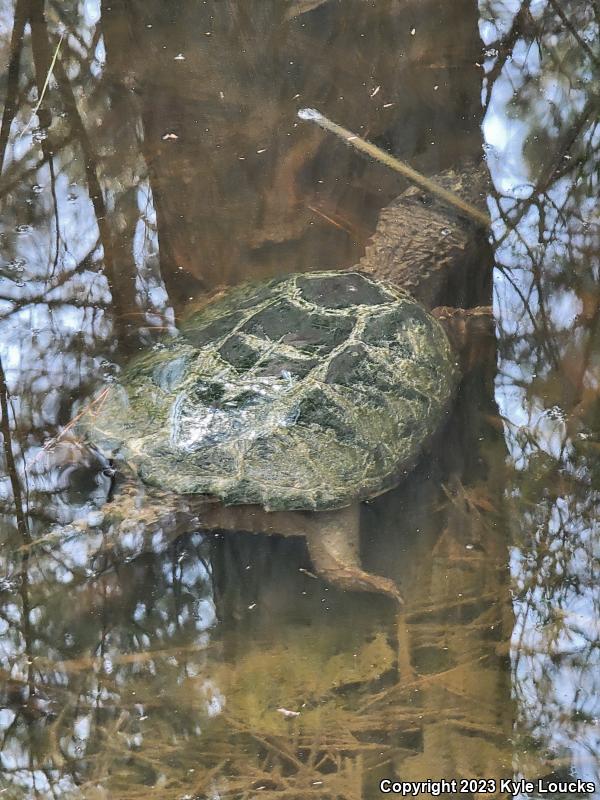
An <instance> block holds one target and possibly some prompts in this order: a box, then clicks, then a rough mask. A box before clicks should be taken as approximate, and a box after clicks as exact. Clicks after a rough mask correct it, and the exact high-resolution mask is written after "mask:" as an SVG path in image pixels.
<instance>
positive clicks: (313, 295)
mask: <svg viewBox="0 0 600 800" xmlns="http://www.w3.org/2000/svg"><path fill="white" fill-rule="evenodd" d="M455 381H456V369H455V364H454V357H453V354H452V352H451V349H450V345H449V342H448V339H447V338H446V334H445V332H444V330H443V328H442V327H441V325H440V324H439V323H438V322H437V321H436V320H435V319H434V318H433V317H431V316H430V315H429V314H428V313H427V311H425V309H424V308H423V307H422V306H420V305H419V304H418V303H417V302H416V301H415V300H413V299H412V298H411V297H410V296H409V295H407V294H405V293H404V292H402V291H401V290H399V289H397V288H395V287H394V286H392V285H391V284H388V283H384V282H381V281H378V280H375V279H374V278H371V277H369V276H366V275H363V274H361V273H359V272H346V271H344V272H338V271H328V272H312V273H306V274H298V275H289V276H286V277H284V278H278V279H275V280H270V281H264V282H262V283H256V284H247V285H243V286H239V287H237V288H235V289H232V290H230V291H228V292H227V293H226V294H225V295H224V296H222V297H221V298H220V299H218V300H216V301H215V302H213V303H211V304H209V305H208V306H206V307H205V308H204V309H202V310H201V311H200V312H198V313H196V314H195V315H193V316H192V317H190V318H189V319H188V320H187V321H186V322H185V323H184V324H183V325H182V327H181V329H180V333H179V335H178V336H177V337H175V338H172V339H170V340H167V341H166V342H164V343H162V344H161V345H160V346H159V347H158V348H155V349H154V350H153V351H151V352H149V353H147V354H145V355H143V356H141V357H139V358H138V359H136V360H135V361H134V362H133V363H132V364H130V366H129V367H127V368H126V369H125V370H124V372H123V374H122V376H121V380H120V383H119V384H118V385H114V386H112V387H111V389H110V392H109V394H108V396H107V398H106V399H105V401H104V403H103V404H102V406H101V408H100V409H99V410H98V411H97V413H96V414H95V416H94V417H93V418H88V422H87V434H88V436H89V438H91V439H92V441H94V442H95V443H96V445H97V446H98V447H99V448H100V449H102V450H104V451H110V452H111V454H113V455H114V454H115V452H116V451H120V452H121V454H122V455H123V456H124V457H125V458H126V459H127V460H128V461H130V462H132V463H133V464H134V465H135V466H136V468H137V470H138V471H139V474H140V476H141V478H142V479H143V480H144V481H145V482H147V483H149V484H152V485H156V486H160V487H162V488H165V489H169V490H172V491H175V492H177V493H181V494H205V495H212V496H214V497H217V498H220V499H221V500H222V501H224V502H225V503H226V504H248V503H250V504H260V505H262V506H264V507H265V508H266V509H268V510H276V509H326V508H339V507H343V506H346V505H348V504H350V503H351V502H353V501H355V500H358V499H360V500H363V499H366V498H369V497H373V496H375V495H377V494H380V493H381V492H382V491H385V490H386V489H387V488H390V487H391V486H392V485H394V484H395V483H397V481H398V478H399V477H400V476H401V475H402V472H403V470H406V469H407V468H408V467H410V466H412V464H413V463H414V461H415V459H416V457H417V456H418V454H419V451H420V450H421V448H422V446H423V444H424V443H425V442H426V441H427V440H428V439H429V437H430V436H431V434H432V433H433V432H434V431H435V429H436V428H437V427H438V426H439V425H440V422H441V421H442V418H443V415H444V409H445V408H446V406H447V403H448V400H449V398H450V396H451V394H452V390H453V387H454V384H455Z"/></svg>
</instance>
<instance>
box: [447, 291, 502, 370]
mask: <svg viewBox="0 0 600 800" xmlns="http://www.w3.org/2000/svg"><path fill="white" fill-rule="evenodd" d="M431 313H432V315H433V316H434V317H436V318H437V319H438V320H439V321H440V322H441V323H442V325H443V326H444V328H445V329H446V333H447V334H448V338H449V339H450V342H451V344H452V346H453V347H454V350H455V351H456V353H457V354H458V356H459V358H460V362H461V371H462V373H463V374H467V373H468V372H470V371H471V370H472V369H473V368H474V367H476V366H477V365H478V364H482V363H485V360H486V359H487V358H488V356H489V354H490V352H493V348H494V347H495V332H494V314H493V311H492V307H491V306H477V307H476V308H450V307H449V306H438V307H437V308H434V309H432V311H431Z"/></svg>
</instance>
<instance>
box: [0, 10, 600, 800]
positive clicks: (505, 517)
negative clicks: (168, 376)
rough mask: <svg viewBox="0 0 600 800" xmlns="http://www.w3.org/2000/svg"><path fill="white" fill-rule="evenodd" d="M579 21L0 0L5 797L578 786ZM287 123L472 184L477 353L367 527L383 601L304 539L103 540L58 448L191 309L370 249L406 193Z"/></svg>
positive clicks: (582, 46)
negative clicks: (482, 178)
mask: <svg viewBox="0 0 600 800" xmlns="http://www.w3.org/2000/svg"><path fill="white" fill-rule="evenodd" d="M599 23H600V8H599V7H598V3H597V2H595V0H594V1H593V2H589V3H583V2H580V1H579V2H577V1H576V0H564V1H562V2H560V3H558V2H556V1H555V0H548V1H547V2H538V1H537V0H533V2H529V0H523V1H522V2H518V1H517V0H510V2H500V0H481V2H480V4H479V8H477V7H476V5H475V4H474V3H471V2H467V1H466V0H464V1H463V0H459V2H452V3H450V2H440V0H426V2H416V1H415V2H412V1H409V2H407V1H406V0H380V1H379V2H377V3H366V2H364V0H345V2H339V1H338V0H322V2H310V1H309V0H289V1H288V2H284V0H278V2H275V0H269V2H265V0H262V1H261V2H259V0H244V2H234V0H222V2H216V0H214V1H213V0H210V1H209V2H203V3H186V4H173V3H164V2H158V0H146V1H145V2H143V3H142V2H138V0H134V1H133V2H129V3H123V2H120V1H119V0H113V2H110V0H102V2H100V1H98V2H94V0H91V1H90V2H87V1H85V2H84V1H82V2H79V3H75V2H63V3H60V4H57V3H50V2H46V3H44V2H41V1H40V0H16V3H14V4H13V3H8V2H3V3H2V4H1V5H0V50H1V57H2V62H3V65H4V69H3V71H2V73H3V77H2V86H1V90H2V96H3V99H4V110H3V116H2V125H1V130H0V157H1V159H2V172H1V177H0V197H1V200H2V212H3V213H2V219H1V223H0V358H1V362H0V363H1V366H2V369H1V371H0V401H1V406H0V409H1V419H2V429H1V430H2V439H3V448H2V455H1V456H0V510H1V517H0V525H1V528H0V529H1V532H2V549H1V551H0V675H1V678H2V681H1V686H0V767H1V774H0V793H1V794H2V797H6V798H15V800H16V799H17V798H18V799H19V800H20V799H21V798H86V799H87V798H90V799H93V798H120V799H121V798H123V799H124V800H125V799H126V798H127V799H128V798H137V797H140V798H141V797H144V798H147V797H149V796H152V797H158V798H161V800H162V798H165V799H166V800H170V799H171V798H173V800H175V798H204V797H209V798H229V797H236V798H237V797H240V798H242V797H243V798H251V797H252V798H254V797H269V798H283V797H286V798H302V800H304V798H348V799H350V798H352V799H353V800H354V799H355V798H374V797H377V796H380V794H379V791H378V783H379V781H380V780H381V779H383V778H401V779H403V780H422V779H427V778H442V777H445V778H473V777H475V778H477V777H487V778H495V779H500V778H511V777H513V776H525V777H527V778H531V779H537V778H539V777H545V778H552V777H554V778H557V777H561V778H568V777H569V776H576V777H580V778H583V779H586V780H592V781H595V782H596V786H597V787H600V763H599V757H598V754H599V752H600V729H599V722H598V720H599V718H600V699H599V698H600V694H599V688H600V687H599V686H598V676H599V675H600V669H599V663H598V652H599V650H598V641H599V638H598V633H599V630H598V619H599V608H598V606H599V604H600V593H599V592H598V556H599V544H598V542H599V539H598V526H599V523H598V511H599V500H600V498H599V495H598V488H597V487H598V484H599V480H600V477H599V474H598V469H599V468H598V464H599V461H598V448H599V447H600V439H599V433H598V431H599V427H598V419H599V416H598V415H599V407H598V386H599V381H600V351H599V349H598V341H599V340H598V321H599V319H600V294H599V292H598V279H599V274H598V271H599V253H600V220H599V218H598V204H597V198H598V148H599V146H600V132H599V128H598V81H599V62H600V48H599V45H598V42H599V35H598V26H599ZM50 73H51V76H50V77H49V79H48V80H47V81H46V78H47V76H48V75H49V74H50ZM304 106H311V107H316V108H318V109H319V110H320V111H322V112H323V113H324V114H327V115H328V116H329V117H331V118H332V119H334V120H336V121H337V122H339V123H341V124H343V125H345V126H346V127H347V128H350V129H351V130H354V131H356V132H357V133H359V134H361V135H363V136H366V137H368V138H369V139H370V140H372V141H374V142H376V143H377V144H379V145H380V146H381V147H383V148H385V149H387V150H388V151H390V152H392V153H394V154H395V155H397V156H398V157H400V158H402V159H404V160H406V161H408V162H409V163H411V164H413V165H414V166H416V167H418V168H419V169H421V170H422V171H424V172H425V173H426V174H428V175H434V174H436V173H438V172H440V171H442V170H444V169H447V168H448V167H453V168H455V169H457V170H460V169H461V165H464V164H466V163H467V162H469V161H472V160H480V159H482V158H483V159H484V161H485V165H486V169H488V170H489V173H490V190H489V196H488V199H487V206H488V210H489V213H490V215H491V218H492V227H491V233H490V243H489V248H487V247H482V248H481V259H480V260H481V274H482V280H481V283H480V285H479V289H478V291H479V296H478V297H477V298H476V300H477V302H478V303H481V304H493V307H494V315H495V323H496V342H495V348H494V351H493V352H491V353H490V352H489V348H486V349H484V350H483V356H482V358H480V359H479V361H478V362H476V363H474V364H473V365H472V369H471V371H470V373H469V375H468V376H467V377H466V378H465V380H464V382H463V384H462V386H461V389H460V392H459V396H458V398H457V401H456V404H455V407H454V409H453V411H452V414H451V416H450V418H449V420H448V423H447V425H446V427H445V428H444V431H443V434H442V435H441V437H440V438H439V440H438V441H437V443H436V446H435V448H434V450H433V452H432V453H431V454H429V455H427V456H425V457H424V458H423V460H422V461H421V462H420V464H419V465H418V467H417V468H416V470H415V471H414V472H413V474H412V475H411V476H410V477H409V478H408V479H407V480H406V482H405V483H404V484H403V485H401V486H400V487H398V489H396V490H394V491H392V492H389V493H387V494H386V495H384V496H382V497H380V498H378V499H377V500H376V501H373V502H372V503H369V504H367V505H365V506H364V508H363V512H362V520H361V523H362V551H363V552H362V556H363V563H364V564H365V566H366V567H367V568H368V569H370V570H372V571H373V572H375V573H377V574H380V575H385V576H387V577H389V578H392V579H394V580H395V581H397V582H398V583H399V584H400V585H401V587H402V591H403V594H404V596H405V597H406V601H407V602H406V605H405V608H404V610H403V612H402V613H401V614H400V615H398V613H397V611H396V609H395V608H394V607H392V606H391V604H390V603H389V601H388V600H387V599H386V598H383V597H378V596H375V595H370V596H369V595H359V594H356V593H352V592H341V591H339V590H336V589H335V588H333V587H331V586H328V585H327V584H325V583H323V582H322V581H320V580H319V579H318V578H316V577H315V576H314V574H313V573H312V565H311V564H310V561H309V559H308V554H307V551H306V545H305V543H304V542H303V541H302V540H301V539H293V538H286V539H283V538H278V537H268V536H260V535H256V536H249V535H243V534H227V535H226V534H221V535H214V534H213V533H211V532H208V531H205V530H202V529H198V528H197V527H196V528H191V529H190V528H189V527H186V526H178V525H177V524H175V523H173V520H171V521H169V523H168V524H167V522H165V524H164V525H163V527H162V528H160V529H156V528H155V527H154V528H151V529H150V528H149V526H148V525H146V524H145V522H144V518H143V515H142V513H141V511H140V515H139V519H138V520H137V524H132V525H131V528H130V530H129V531H128V533H127V534H126V535H124V534H123V532H122V531H120V532H119V533H118V535H117V533H116V531H115V529H114V528H111V527H110V526H108V525H106V524H105V525H102V523H101V517H100V515H99V514H98V512H97V506H98V504H101V503H102V499H103V497H104V496H105V494H106V491H107V484H106V481H107V479H106V478H105V477H104V476H102V474H101V473H99V471H98V465H97V463H96V462H95V461H94V459H93V457H92V456H91V455H90V453H89V451H87V450H86V449H85V447H84V446H83V444H82V443H81V442H79V441H78V440H76V439H75V438H73V436H72V435H70V434H69V431H68V430H67V431H66V432H65V428H68V426H69V423H70V421H71V420H72V419H73V418H74V417H76V415H77V414H78V413H80V412H81V411H82V410H83V409H84V408H85V407H86V405H87V404H89V403H90V401H93V399H94V398H97V397H98V395H99V393H100V392H101V391H102V390H103V388H104V387H105V386H106V383H107V382H108V383H110V382H111V381H113V380H114V379H115V377H116V376H118V374H119V371H120V369H121V368H122V366H123V364H125V363H126V362H127V360H128V359H129V358H130V357H131V355H132V354H134V353H135V352H137V351H138V350H140V349H143V348H146V347H150V346H152V345H153V343H155V342H156V341H157V340H158V339H159V338H160V337H161V336H164V335H168V334H169V333H170V332H173V331H174V330H175V328H176V326H177V322H178V320H179V319H180V318H181V315H182V313H183V311H184V309H185V307H186V305H187V304H188V303H189V302H190V301H194V300H201V299H202V298H203V297H205V296H206V294H207V293H209V292H211V291H212V290H214V289H216V288H217V287H220V286H223V285H233V284H238V283H241V282H243V281H244V280H246V279H251V278H260V277H266V276H277V275H283V274H287V273H289V272H293V271H307V270H313V269H317V268H338V267H339V268H341V267H346V266H350V265H352V264H353V263H355V262H356V261H357V260H358V258H359V257H360V256H361V255H362V253H363V251H364V248H365V245H366V243H367V241H368V239H369V237H370V235H371V234H372V233H373V230H374V227H375V224H376V221H377V217H378V213H379V211H380V209H381V208H382V207H384V206H385V205H386V204H387V203H388V202H389V201H390V200H391V199H392V198H394V197H395V196H396V195H398V194H399V192H400V191H402V190H403V189H404V188H405V186H406V184H404V183H403V182H402V181H401V179H400V178H399V177H398V176H397V175H395V174H392V173H390V172H389V171H388V170H387V169H386V168H385V167H383V166H381V165H378V164H375V163H372V162H369V161H366V160H364V159H363V158H362V157H360V156H359V155H357V154H356V153H355V152H353V151H352V150H351V149H350V148H348V147H346V146H345V145H344V144H342V143H341V142H339V141H337V140H335V139H334V138H332V137H330V136H328V135H327V134H325V133H324V132H323V131H321V130H319V129H318V128H316V127H314V126H311V125H310V124H308V123H303V122H301V121H300V120H299V119H298V118H297V111H298V109H299V108H301V107H304ZM486 276H488V277H489V276H491V277H493V286H492V281H491V280H486ZM471 289H472V287H471ZM469 291H470V290H469V287H465V288H464V297H463V299H464V300H465V301H466V298H467V295H469ZM471 294H472V291H471ZM459 299H460V298H459ZM134 522H135V521H134Z"/></svg>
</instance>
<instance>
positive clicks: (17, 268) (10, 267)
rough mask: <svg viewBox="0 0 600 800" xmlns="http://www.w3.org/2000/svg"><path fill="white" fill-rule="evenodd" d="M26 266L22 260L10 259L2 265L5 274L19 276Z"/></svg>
mask: <svg viewBox="0 0 600 800" xmlns="http://www.w3.org/2000/svg"><path fill="white" fill-rule="evenodd" d="M26 266H27V262H26V261H25V259H24V258H11V260H10V261H7V262H6V264H5V265H4V269H5V270H6V271H7V272H13V273H15V274H17V275H20V274H21V273H22V272H24V271H25V267H26Z"/></svg>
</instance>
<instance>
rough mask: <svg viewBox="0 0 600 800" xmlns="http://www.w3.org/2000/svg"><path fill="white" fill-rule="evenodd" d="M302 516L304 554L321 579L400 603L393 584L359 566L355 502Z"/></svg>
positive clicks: (358, 507)
mask: <svg viewBox="0 0 600 800" xmlns="http://www.w3.org/2000/svg"><path fill="white" fill-rule="evenodd" d="M302 516H303V517H304V520H305V526H304V534H305V536H306V542H307V544H308V552H309V555H310V558H311V561H312V563H313V565H314V568H315V570H316V572H317V573H318V574H319V575H320V577H321V578H323V579H324V580H326V581H327V582H328V583H331V584H332V585H333V586H336V587H338V588H340V589H346V590H349V591H354V592H376V593H378V594H385V595H387V596H388V597H392V598H393V599H394V600H396V602H398V603H403V602H404V601H403V600H402V595H401V594H400V592H399V590H398V587H397V586H396V584H395V583H394V581H392V580H390V579H389V578H384V577H383V576H381V575H373V574H372V573H370V572H365V570H363V569H362V568H361V566H360V555H359V535H360V505H359V504H358V503H356V504H354V505H352V506H349V507H348V508H342V509H339V510H336V511H315V512H313V511H307V512H303V513H302Z"/></svg>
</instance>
